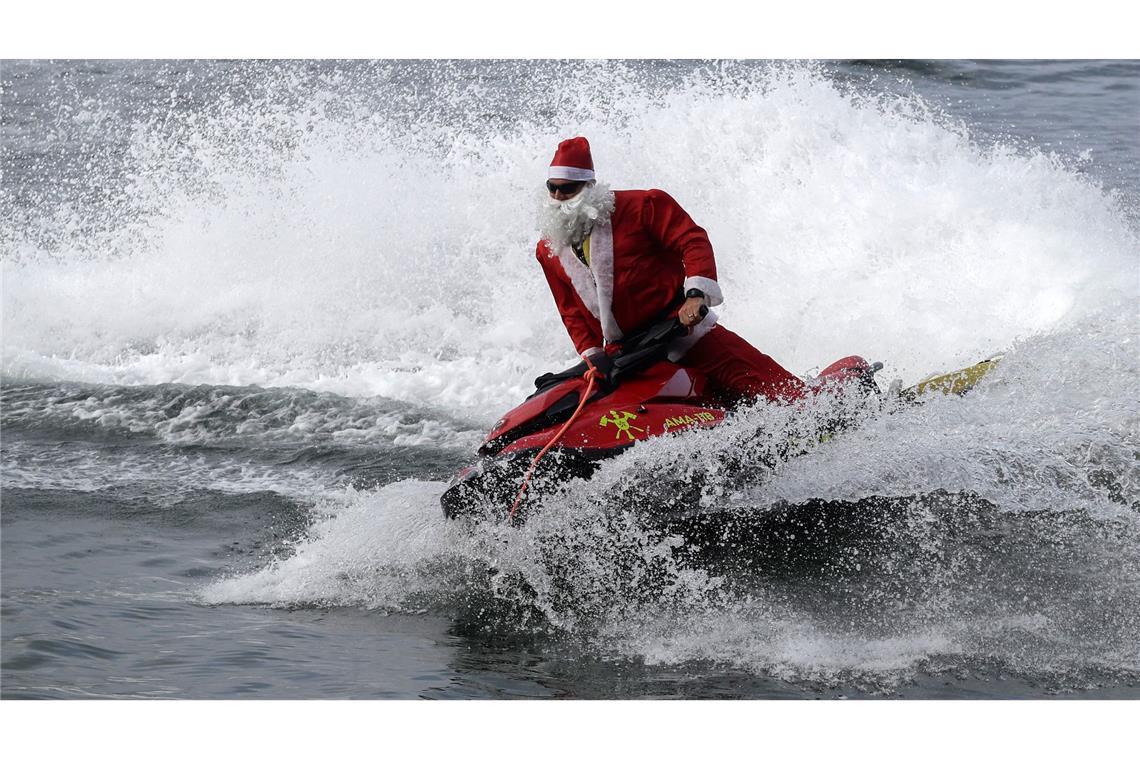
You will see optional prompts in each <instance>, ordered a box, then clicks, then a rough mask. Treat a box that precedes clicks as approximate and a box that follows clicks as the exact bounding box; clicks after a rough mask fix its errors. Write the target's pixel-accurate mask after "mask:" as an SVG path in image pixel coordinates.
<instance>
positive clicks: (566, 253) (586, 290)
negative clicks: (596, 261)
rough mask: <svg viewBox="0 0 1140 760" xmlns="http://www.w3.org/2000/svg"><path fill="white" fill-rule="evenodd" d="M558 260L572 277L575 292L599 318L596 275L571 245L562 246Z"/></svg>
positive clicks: (571, 282) (571, 281)
mask: <svg viewBox="0 0 1140 760" xmlns="http://www.w3.org/2000/svg"><path fill="white" fill-rule="evenodd" d="M557 256H558V261H559V263H561V264H562V270H563V271H564V272H566V275H567V276H568V277H569V278H570V284H571V285H573V286H574V292H576V293H577V294H578V297H579V298H581V299H582V303H583V304H585V305H586V308H587V309H589V310H590V313H591V314H593V315H594V318H595V319H598V318H599V317H598V288H597V286H596V285H594V276H593V275H592V274H590V270H589V269H587V268H586V265H585V264H583V263H582V261H581V259H579V258H578V257H577V256H575V255H574V251H573V249H572V248H570V246H568V245H564V246H562V247H561V248H560V249H559V250H558V253H557Z"/></svg>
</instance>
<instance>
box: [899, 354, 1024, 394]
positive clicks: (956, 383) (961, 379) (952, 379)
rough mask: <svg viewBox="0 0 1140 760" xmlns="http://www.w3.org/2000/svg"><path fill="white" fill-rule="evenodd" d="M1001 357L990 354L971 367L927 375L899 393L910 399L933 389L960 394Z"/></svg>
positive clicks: (976, 382) (970, 386)
mask: <svg viewBox="0 0 1140 760" xmlns="http://www.w3.org/2000/svg"><path fill="white" fill-rule="evenodd" d="M1001 358H1002V357H1001V356H1000V355H998V356H992V357H990V358H989V359H986V360H985V361H982V362H978V363H977V364H975V365H974V366H972V367H966V368H965V369H960V370H958V371H957V372H947V373H946V374H944V375H937V376H935V377H929V378H927V379H926V380H923V381H922V382H921V383H919V384H918V385H915V386H913V387H910V388H907V389H906V390H904V391H901V395H903V396H904V397H906V398H909V399H911V400H914V399H916V398H917V397H919V396H922V395H923V394H926V393H931V392H933V391H939V392H941V393H944V394H947V395H949V394H951V393H954V394H957V395H959V396H960V395H962V394H963V393H965V392H966V391H968V390H970V389H971V388H973V387H974V386H975V385H977V384H978V381H979V380H981V379H982V377H984V376H985V375H986V373H988V372H989V371H990V370H992V369H993V368H994V367H996V366H997V363H998V361H1000V360H1001Z"/></svg>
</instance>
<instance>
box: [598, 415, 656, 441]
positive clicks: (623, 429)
mask: <svg viewBox="0 0 1140 760" xmlns="http://www.w3.org/2000/svg"><path fill="white" fill-rule="evenodd" d="M636 419H637V415H636V414H634V413H633V412H622V413H621V414H620V415H619V414H618V413H617V412H615V411H614V410H613V409H611V410H610V416H609V417H607V416H606V415H604V414H603V415H602V419H601V420H599V421H598V426H599V427H605V426H606V425H616V426H617V432H616V433H614V438H621V434H622V433H625V434H626V435H628V436H629V440H631V441H633V440H636V439H635V438H634V437H633V433H631V432H630V431H631V430H636V431H637V432H639V433H644V432H645V430H644V429H642V428H639V427H635V426H634V425H630V424H629V421H630V420H636Z"/></svg>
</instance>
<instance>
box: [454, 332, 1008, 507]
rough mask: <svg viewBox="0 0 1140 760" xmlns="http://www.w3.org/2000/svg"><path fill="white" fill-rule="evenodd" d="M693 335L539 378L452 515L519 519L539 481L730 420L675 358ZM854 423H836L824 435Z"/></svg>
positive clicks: (923, 388) (850, 383)
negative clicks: (677, 347)
mask: <svg viewBox="0 0 1140 760" xmlns="http://www.w3.org/2000/svg"><path fill="white" fill-rule="evenodd" d="M686 334H688V328H686V327H685V326H684V325H682V324H681V323H680V321H679V320H678V319H677V318H676V317H668V318H665V319H661V320H660V321H657V322H655V323H654V324H652V325H650V326H649V327H648V328H646V329H645V330H643V331H641V332H640V333H637V334H635V335H633V336H630V337H628V338H626V339H625V340H624V341H623V342H622V344H621V346H620V349H619V350H617V351H616V352H614V353H612V354H609V355H608V356H607V357H606V359H607V361H604V362H603V363H604V365H605V366H604V367H602V366H599V368H598V371H597V372H595V373H591V372H590V370H591V366H590V365H588V363H587V362H585V361H583V362H581V363H579V364H577V365H575V366H573V367H570V368H568V369H566V370H563V371H561V372H557V373H547V374H545V375H542V376H541V377H538V378H537V379H536V380H535V391H534V393H533V394H532V395H531V396H530V397H528V398H527V399H526V400H525V401H523V403H521V404H519V405H518V406H517V407H515V408H514V409H511V410H510V411H508V412H507V413H506V414H505V415H503V417H502V418H500V419H499V421H498V422H496V423H495V425H494V426H493V427H492V428H491V430H490V432H489V433H488V434H487V436H486V438H485V439H484V441H483V443H482V445H481V446H480V447H479V449H478V451H477V458H476V460H475V461H474V462H472V463H471V464H469V465H468V466H466V467H464V468H463V469H462V470H460V471H459V473H458V474H456V475H455V477H453V478H452V480H451V482H450V483H449V484H448V487H447V489H446V491H444V493H443V495H442V496H441V498H440V503H441V505H442V507H443V512H444V514H445V515H446V516H447V517H448V518H459V517H465V516H470V517H474V518H478V517H488V516H490V517H494V516H495V515H498V516H500V518H501V519H513V518H514V517H515V516H516V515H515V507H516V506H517V505H518V503H519V501H520V498H521V496H522V491H523V490H524V489H525V487H526V483H527V482H529V481H530V480H531V479H537V480H547V479H550V478H556V479H558V480H559V481H561V480H565V479H568V478H572V477H578V478H588V477H590V475H591V474H593V472H594V471H595V470H596V469H597V467H598V466H599V465H600V463H601V462H603V461H604V460H606V459H610V458H612V457H616V456H619V455H620V454H622V453H623V452H624V451H626V450H627V449H629V448H630V447H632V446H634V445H635V444H637V443H638V442H639V441H644V440H647V439H649V438H654V437H657V436H663V435H676V434H683V433H684V432H685V431H689V430H696V429H702V428H711V427H715V426H717V425H720V424H721V423H723V422H724V420H725V419H726V417H727V416H728V415H729V414H730V413H731V411H732V408H733V401H734V400H733V399H726V398H723V397H719V396H717V395H716V394H715V393H713V392H712V389H711V387H710V383H709V381H708V379H707V378H706V377H705V376H704V375H703V374H702V373H701V372H699V371H697V370H694V369H692V368H688V367H682V366H680V365H679V364H675V363H673V362H671V361H669V360H668V359H667V358H666V355H667V353H668V348H669V344H670V343H671V342H672V341H674V340H676V339H677V338H679V337H683V336H685V335H686ZM982 364H983V365H984V364H986V362H983V363H982ZM882 366H883V365H882V364H881V363H879V362H876V363H874V364H871V363H868V362H867V361H866V360H865V359H863V358H862V357H860V356H847V357H844V358H842V359H839V360H838V361H836V362H833V363H832V364H831V365H829V366H828V367H826V368H825V369H823V370H822V371H821V372H820V373H819V375H818V376H817V377H816V378H815V379H814V380H813V381H812V383H811V389H812V390H813V391H816V392H820V391H826V392H832V393H858V394H862V395H864V396H869V395H872V394H875V395H881V391H880V389H879V386H878V384H877V383H876V382H875V377H874V376H875V373H876V372H877V371H878V370H880V369H881V368H882ZM981 366H982V365H978V367H981ZM987 370H988V367H985V368H982V369H977V368H971V370H968V371H963V372H967V373H968V377H965V376H964V377H959V376H958V374H960V373H958V374H951V375H945V376H941V377H936V378H930V379H928V380H926V381H924V382H923V383H921V384H920V385H919V386H915V387H914V388H910V389H907V390H906V391H896V393H895V395H897V396H898V397H899V398H903V399H905V400H914V399H917V398H918V397H919V396H921V395H922V394H923V393H926V392H928V391H930V390H943V391H947V390H952V391H953V392H964V390H966V389H968V388H969V387H972V386H973V384H974V383H975V382H977V380H978V379H979V378H980V377H981V375H983V374H985V371H987ZM591 374H592V375H593V376H592V377H591ZM848 422H849V421H845V420H834V421H832V423H831V424H829V425H827V426H825V429H821V431H820V437H821V438H826V437H827V436H828V435H830V434H833V433H834V432H835V431H836V430H837V429H839V428H842V427H845V426H846V425H847V424H848ZM546 453H549V456H542V455H543V454H546Z"/></svg>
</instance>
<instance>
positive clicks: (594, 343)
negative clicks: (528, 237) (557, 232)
mask: <svg viewBox="0 0 1140 760" xmlns="http://www.w3.org/2000/svg"><path fill="white" fill-rule="evenodd" d="M536 255H537V257H538V262H539V264H541V265H542V272H543V274H545V275H546V283H547V285H549V286H550V294H551V295H553V296H554V305H555V306H557V307H558V313H559V314H560V315H561V316H562V323H563V324H564V325H566V332H567V333H569V335H570V340H571V342H573V344H574V348H575V350H576V351H577V352H578V355H579V356H582V357H585V356H588V355H592V354H594V353H597V352H598V351H602V350H603V349H602V346H603V344H604V341H603V339H602V325H601V323H600V322H598V320H597V319H596V318H595V317H594V315H593V314H590V313H589V312H588V311H586V309H585V308H584V307H583V306H582V304H581V302H580V301H579V300H578V298H577V297H576V296H575V294H574V288H573V286H572V285H571V284H570V283H569V282H567V281H566V279H565V278H564V277H563V276H562V272H561V267H559V265H557V264H556V263H555V262H554V260H552V258H551V257H550V255H549V254H548V252H547V248H546V246H544V245H542V244H541V243H540V244H539V246H538V251H537V253H536Z"/></svg>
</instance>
